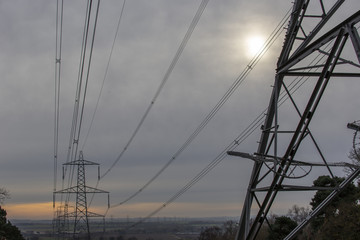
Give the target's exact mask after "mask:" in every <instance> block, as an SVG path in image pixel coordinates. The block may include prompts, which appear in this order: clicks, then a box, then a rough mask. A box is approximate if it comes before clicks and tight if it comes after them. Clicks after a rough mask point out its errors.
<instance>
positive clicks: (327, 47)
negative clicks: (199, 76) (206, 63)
mask: <svg viewBox="0 0 360 240" xmlns="http://www.w3.org/2000/svg"><path fill="white" fill-rule="evenodd" d="M344 1H345V0H338V1H336V2H334V3H333V2H332V3H329V1H324V2H323V1H322V0H320V1H319V0H316V1H311V0H295V2H294V6H293V10H292V15H291V19H290V21H289V25H288V28H287V33H286V36H285V41H284V45H283V49H282V51H281V54H280V57H279V59H278V62H277V70H276V75H275V83H274V86H273V91H272V95H271V98H270V103H269V107H268V111H267V114H266V118H265V122H264V125H263V126H262V128H261V130H262V134H261V137H260V141H259V145H258V150H257V152H256V153H254V154H249V153H243V152H234V151H233V152H228V154H229V155H233V156H239V157H242V158H247V159H251V160H253V161H254V165H253V170H252V174H251V177H250V182H249V185H248V189H247V194H246V198H245V202H244V205H243V209H242V214H241V218H240V222H239V231H238V234H237V236H236V239H237V240H245V239H247V240H250V239H256V237H257V235H258V232H259V230H260V228H261V226H262V225H263V223H264V222H266V223H268V224H269V222H268V220H267V215H268V213H269V211H270V210H271V209H272V205H273V204H274V202H275V201H276V199H277V195H278V193H279V192H282V194H288V193H289V192H291V191H316V190H320V189H319V188H317V187H315V186H313V185H310V186H304V185H303V184H304V183H303V182H305V181H299V180H298V179H302V178H305V177H310V176H312V177H313V175H316V173H312V175H310V172H311V170H312V169H313V168H314V167H319V168H323V169H324V170H325V171H327V172H328V174H329V175H330V176H331V177H334V174H333V168H334V167H342V168H344V167H352V168H351V169H352V171H351V173H350V174H349V175H348V176H347V177H346V178H345V180H344V181H343V182H342V183H341V184H339V185H338V186H336V187H329V188H327V189H328V190H332V193H331V194H330V195H329V196H328V197H327V198H326V199H325V200H324V201H323V202H322V203H321V204H320V205H319V206H318V207H317V208H315V209H314V210H313V211H312V212H311V214H310V216H309V217H308V218H307V219H305V220H304V221H303V222H302V223H301V224H299V226H298V227H297V228H296V229H294V230H293V232H292V233H291V234H289V235H288V236H287V237H286V238H285V239H293V238H294V236H295V235H296V234H297V232H299V231H300V230H301V229H302V228H303V227H304V226H305V225H306V224H307V223H308V222H309V221H310V220H311V219H312V218H313V217H315V216H316V215H317V214H318V213H319V212H320V211H321V210H322V209H323V208H324V207H326V206H327V205H328V204H329V202H330V201H331V200H332V199H333V198H334V197H335V196H337V194H339V192H340V191H341V190H342V189H344V188H345V187H346V186H347V184H349V183H351V182H352V181H353V180H354V179H355V178H356V177H357V176H358V175H359V173H360V168H359V167H357V166H351V165H350V164H348V163H330V162H329V161H328V160H327V159H326V158H325V155H324V154H323V152H322V151H321V149H320V145H319V144H318V143H317V141H316V140H315V138H314V136H313V134H312V131H311V130H310V123H311V122H312V120H313V118H314V115H315V111H316V110H317V108H318V106H319V102H320V100H321V98H322V96H323V93H324V92H325V90H326V88H327V85H328V83H329V81H330V79H333V78H338V77H340V78H342V79H344V78H350V77H360V38H359V34H358V32H357V27H359V22H360V11H359V12H356V13H355V14H354V15H352V16H350V17H349V18H347V19H346V20H345V21H343V22H340V23H339V24H338V25H337V26H336V27H333V28H332V29H330V30H328V31H327V32H326V33H324V34H320V32H324V31H326V30H324V28H325V26H326V23H327V22H328V21H329V19H330V18H332V17H333V15H334V13H335V12H336V11H337V10H338V9H339V8H340V6H341V5H342V4H343V3H344ZM329 4H332V5H331V6H328V5H329ZM307 12H311V13H307ZM314 12H316V13H314ZM344 49H346V51H344ZM349 49H350V51H351V54H352V55H351V56H354V57H353V58H354V60H353V59H349ZM305 81H306V82H307V83H308V82H310V85H311V87H307V88H306V91H308V92H307V93H308V94H306V93H304V94H303V96H308V97H307V98H306V99H305V100H304V97H302V98H301V101H300V100H299V99H297V98H296V96H295V94H294V89H296V88H297V87H299V86H300V85H301V84H302V83H304V82H305ZM285 99H288V102H289V104H288V105H286V107H287V108H285V111H282V109H280V108H279V107H280V106H281V105H282V104H283V103H284V102H285ZM304 103H305V104H304ZM285 114H286V117H283V116H285ZM291 114H292V115H291ZM280 116H281V117H280ZM280 119H281V121H280ZM294 119H295V120H294ZM286 120H289V121H286ZM309 144H311V145H312V146H313V149H315V150H314V156H310V157H309V153H307V154H302V153H301V150H303V149H304V145H306V146H309ZM299 149H300V151H299ZM299 152H300V153H299ZM310 158H311V160H310ZM314 159H318V160H319V161H318V162H313V161H314ZM300 184H302V185H300ZM322 190H324V188H322ZM254 209H255V210H254ZM251 210H253V212H252V213H251ZM254 211H256V212H255V213H254ZM251 215H253V216H255V217H254V218H253V219H250V217H251Z"/></svg>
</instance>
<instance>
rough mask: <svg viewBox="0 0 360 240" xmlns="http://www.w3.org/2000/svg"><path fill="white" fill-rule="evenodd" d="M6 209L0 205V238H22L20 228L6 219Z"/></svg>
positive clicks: (18, 239) (16, 239)
mask: <svg viewBox="0 0 360 240" xmlns="http://www.w3.org/2000/svg"><path fill="white" fill-rule="evenodd" d="M6 215H7V213H6V211H5V210H4V209H3V208H1V206H0V239H7V240H24V237H23V236H22V235H21V232H20V230H19V229H18V228H17V227H16V226H13V225H12V224H11V222H10V221H8V220H7V219H6Z"/></svg>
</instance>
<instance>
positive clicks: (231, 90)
mask: <svg viewBox="0 0 360 240" xmlns="http://www.w3.org/2000/svg"><path fill="white" fill-rule="evenodd" d="M290 12H291V11H290V10H289V11H288V12H287V14H286V15H285V16H284V18H283V19H282V20H281V21H280V23H279V24H278V25H277V26H276V28H275V29H274V31H273V32H272V33H271V35H270V36H269V38H268V39H267V40H266V41H265V43H264V44H263V46H262V48H261V49H260V50H259V51H258V53H257V54H256V55H255V56H254V57H253V58H252V59H251V61H250V62H249V63H248V65H247V66H246V67H245V68H244V69H243V71H242V72H241V73H240V75H239V76H238V77H237V78H236V79H235V81H234V82H233V84H232V85H231V86H230V88H229V89H228V90H227V91H226V92H225V94H224V95H223V96H222V97H221V99H220V100H219V101H218V102H217V104H216V105H215V107H213V108H212V110H211V111H210V113H209V114H208V115H207V116H206V117H205V118H204V119H203V121H202V122H201V123H200V124H199V125H198V127H197V128H196V129H195V131H194V132H193V133H192V134H191V135H190V136H189V137H188V138H187V140H186V141H185V142H184V143H183V144H182V146H181V147H180V148H179V149H178V150H177V151H176V152H175V154H174V155H173V156H172V157H171V158H170V159H169V160H168V162H167V163H166V164H165V165H164V166H163V167H162V168H161V169H160V170H159V171H158V172H157V173H156V174H155V175H154V176H153V177H152V178H151V179H150V180H149V181H148V182H146V183H145V184H144V185H143V186H142V187H141V188H140V189H139V190H138V191H136V192H135V193H133V194H132V195H130V196H129V197H128V198H126V199H125V200H124V201H122V202H120V203H118V204H115V205H114V206H113V207H115V206H120V205H122V204H124V203H126V202H128V201H130V200H131V199H133V198H134V197H136V196H137V195H138V194H139V193H141V192H142V191H143V190H144V189H145V188H147V187H148V186H149V185H150V184H151V183H152V182H153V181H154V180H155V179H156V178H158V177H159V175H160V174H161V173H162V172H164V171H165V169H166V168H167V167H168V166H169V165H170V164H171V163H172V162H173V161H175V159H176V158H177V157H178V156H179V155H180V154H181V153H182V152H183V151H184V150H185V149H186V148H187V147H188V146H189V145H190V144H191V142H192V141H193V140H194V139H195V138H196V137H197V136H198V135H199V133H200V132H201V131H202V130H203V129H204V128H205V126H206V125H207V124H208V123H209V122H210V120H211V119H212V118H213V117H214V116H215V115H216V113H217V112H218V111H219V110H220V108H221V107H222V106H223V105H224V104H225V103H226V101H227V100H228V99H229V98H230V96H231V95H232V94H233V93H234V91H235V90H236V89H237V88H238V87H239V86H240V85H241V83H242V82H243V81H244V80H245V79H246V77H247V76H248V75H249V73H250V72H251V71H252V70H253V69H254V67H255V66H256V64H257V63H258V62H259V61H260V59H261V58H262V56H263V55H264V54H265V53H266V52H267V50H268V49H269V48H270V46H271V45H272V44H273V43H274V42H275V40H276V39H277V38H278V37H279V36H280V34H281V33H282V31H283V26H284V25H285V24H286V22H287V19H288V18H289V17H290Z"/></svg>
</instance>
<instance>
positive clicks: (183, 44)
mask: <svg viewBox="0 0 360 240" xmlns="http://www.w3.org/2000/svg"><path fill="white" fill-rule="evenodd" d="M208 2H209V0H202V1H201V3H200V6H199V8H198V10H197V11H196V14H195V16H194V18H193V20H192V21H191V23H190V26H189V28H188V30H187V32H186V34H185V36H184V38H183V40H182V41H181V44H180V46H179V48H178V50H177V51H176V54H175V56H174V58H173V59H172V61H171V63H170V66H169V67H168V69H167V71H166V73H165V75H164V77H163V79H162V81H161V83H160V85H159V87H158V88H157V90H156V92H155V95H154V97H153V98H152V100H151V102H150V104H149V106H148V107H147V109H146V111H145V113H144V115H143V116H142V118H141V119H140V122H139V123H138V125H137V126H136V128H135V130H134V132H133V134H132V135H131V137H130V139H129V140H128V141H127V143H126V144H125V147H124V148H123V150H122V151H121V152H120V154H119V155H118V157H117V158H116V160H115V161H114V162H113V163H112V165H111V166H110V168H109V169H108V170H107V171H105V173H104V174H102V175H101V177H100V179H102V178H104V177H105V176H106V175H107V174H108V173H109V172H110V171H111V170H112V169H113V168H114V167H115V165H116V164H117V163H118V162H119V160H120V159H121V158H122V156H123V155H124V153H125V152H126V150H127V149H128V147H129V146H130V144H131V142H132V141H133V139H134V138H135V136H136V135H137V133H138V131H139V130H140V128H141V126H142V125H143V123H144V121H145V119H146V118H147V116H148V114H149V112H150V110H151V109H152V107H153V106H154V104H155V102H156V100H157V98H158V96H159V94H160V92H161V90H162V89H163V88H164V85H165V83H166V82H167V81H168V79H169V77H170V75H171V73H172V71H173V69H174V68H175V66H176V64H177V62H178V60H179V58H180V56H181V54H182V52H183V51H184V49H185V47H186V44H187V43H188V41H189V39H190V37H191V35H192V33H193V31H194V29H195V27H196V25H197V24H198V22H199V20H200V17H201V15H202V13H203V12H204V10H205V8H206V5H207V3H208Z"/></svg>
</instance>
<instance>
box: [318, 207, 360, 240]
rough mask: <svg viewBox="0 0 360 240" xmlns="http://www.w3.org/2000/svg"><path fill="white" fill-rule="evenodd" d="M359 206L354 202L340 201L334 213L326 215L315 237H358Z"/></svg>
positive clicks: (348, 239) (359, 231)
mask: <svg viewBox="0 0 360 240" xmlns="http://www.w3.org/2000/svg"><path fill="white" fill-rule="evenodd" d="M359 220H360V206H359V205H358V204H356V203H354V202H346V201H342V202H341V203H340V204H339V206H338V207H337V211H336V214H333V215H330V216H328V217H327V218H326V219H325V220H324V224H323V225H322V226H321V227H320V230H319V232H318V234H317V239H323V240H325V239H344V240H352V239H359V236H360V222H359Z"/></svg>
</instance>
